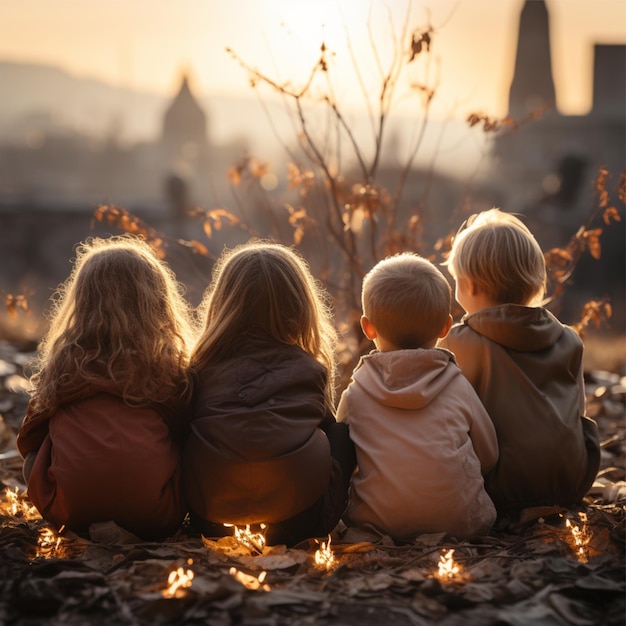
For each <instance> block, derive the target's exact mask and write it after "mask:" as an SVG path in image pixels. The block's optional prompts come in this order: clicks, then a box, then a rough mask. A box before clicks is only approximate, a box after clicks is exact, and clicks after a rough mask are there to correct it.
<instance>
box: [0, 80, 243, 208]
mask: <svg viewBox="0 0 626 626" xmlns="http://www.w3.org/2000/svg"><path fill="white" fill-rule="evenodd" d="M34 122H36V120H34ZM245 151H246V145H245V143H244V142H242V141H235V142H232V143H228V144H225V145H224V144H221V145H216V144H215V143H214V142H212V140H211V136H210V133H209V122H208V116H207V113H206V111H204V110H203V108H202V107H201V106H200V104H199V102H198V100H197V98H196V96H195V95H194V94H193V92H192V90H191V87H190V83H189V79H188V77H187V76H186V75H182V76H181V81H180V88H179V90H178V92H177V94H176V95H175V97H174V98H173V99H172V101H171V102H170V103H168V104H167V106H166V108H165V110H164V112H163V119H162V130H161V133H160V136H157V137H155V139H154V140H153V141H149V142H142V143H136V144H134V145H124V144H123V143H122V142H120V141H119V140H118V139H117V136H116V129H115V128H111V131H110V133H109V134H108V136H107V137H105V138H104V139H102V138H95V137H93V136H88V135H84V134H81V133H80V132H77V131H75V130H72V129H68V128H64V127H59V126H55V125H54V124H46V125H43V126H42V125H41V124H39V125H37V124H36V123H34V125H33V128H32V129H31V130H30V131H29V132H28V135H27V137H26V141H24V142H20V143H8V144H5V145H2V146H1V147H0V197H1V198H2V199H3V201H4V202H5V203H6V202H10V203H15V202H18V203H23V204H28V205H30V206H39V207H42V208H46V207H49V208H58V207H63V208H64V209H67V208H71V207H75V208H76V209H77V210H91V209H93V207H94V205H97V204H99V203H113V204H118V205H122V206H125V207H126V208H128V209H129V210H132V211H141V210H147V211H156V212H164V211H168V210H172V211H173V213H174V214H175V216H176V215H178V214H179V213H180V211H181V210H184V209H185V208H187V206H189V205H207V204H209V203H212V202H213V200H214V199H213V198H212V195H213V194H219V193H220V192H223V191H224V190H225V188H226V185H227V178H226V172H227V170H228V168H229V167H230V164H231V163H232V162H233V161H235V160H237V159H238V158H240V157H241V155H242V154H243V153H245Z"/></svg>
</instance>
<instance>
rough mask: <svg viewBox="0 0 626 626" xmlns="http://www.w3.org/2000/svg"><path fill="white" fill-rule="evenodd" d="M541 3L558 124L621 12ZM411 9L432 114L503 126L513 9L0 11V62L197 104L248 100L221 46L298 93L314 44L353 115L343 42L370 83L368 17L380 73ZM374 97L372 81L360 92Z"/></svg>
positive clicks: (171, 5) (307, 6) (513, 3)
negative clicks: (423, 34)
mask: <svg viewBox="0 0 626 626" xmlns="http://www.w3.org/2000/svg"><path fill="white" fill-rule="evenodd" d="M546 4H547V6H548V10H549V12H550V19H551V33H552V42H553V65H554V80H555V84H556V92H557V106H558V107H559V109H560V110H561V111H562V112H563V113H564V114H568V115H579V114H584V113H586V112H588V110H589V107H590V106H591V76H592V48H593V43H595V42H599V43H624V42H625V41H626V1H625V0H594V1H593V2H592V1H591V0H546ZM409 6H410V16H411V17H410V22H409V23H410V26H411V27H416V26H424V25H426V24H427V23H428V22H429V20H430V23H431V24H432V26H433V27H434V29H435V34H434V37H433V41H434V47H433V51H434V53H435V56H436V57H439V58H440V60H441V65H440V67H439V68H437V67H430V68H429V72H430V77H431V78H433V76H434V74H435V73H436V72H439V75H440V84H439V88H438V93H437V96H436V99H435V102H434V109H433V112H434V113H435V114H438V115H440V116H458V117H463V116H464V115H466V114H467V113H468V112H470V111H475V110H480V111H484V112H486V113H488V114H490V115H496V116H501V115H504V114H505V113H506V104H507V96H508V86H509V82H510V78H511V73H512V60H513V55H514V53H515V45H516V38H517V32H516V27H517V21H518V18H519V13H520V11H521V8H522V6H523V0H436V1H435V0H431V1H430V2H427V1H422V0H420V1H414V2H412V3H408V2H407V1H405V0H393V1H391V0H388V1H387V2H384V1H383V0H372V1H371V2H366V1H365V0H264V1H263V2H259V1H257V0H230V1H229V2H228V3H224V2H221V1H219V0H176V1H175V0H133V2H126V1H125V0H109V1H108V2H106V3H96V2H90V1H88V0H55V2H50V1H49V0H27V1H25V2H19V3H18V2H14V1H12V0H0V60H11V61H20V62H31V63H43V64H49V65H57V66H59V67H62V68H64V69H66V70H67V71H69V72H70V73H73V74H76V75H79V76H85V77H93V78H97V79H100V80H103V81H106V82H109V83H111V84H114V85H117V86H123V87H130V88H133V89H137V90H143V91H149V92H153V93H156V94H159V95H163V96H167V95H171V94H172V93H174V92H175V90H176V89H177V86H178V81H179V77H180V73H181V71H183V70H186V71H188V72H189V73H190V76H191V80H192V85H193V86H194V87H195V90H196V91H197V92H198V93H199V94H200V95H202V96H204V97H207V96H208V97H210V95H211V94H232V95H245V94H247V95H251V93H252V92H251V90H250V87H249V83H248V79H247V74H246V72H245V71H244V70H243V69H241V68H240V67H239V65H238V64H237V62H236V61H234V60H233V59H232V58H230V57H229V55H228V54H227V53H226V51H225V48H226V47H230V48H231V49H233V50H234V51H235V53H236V54H237V55H238V56H239V57H241V58H242V59H243V60H244V61H245V62H246V63H248V64H249V65H251V66H253V67H256V68H258V69H259V70H261V71H263V72H265V73H267V74H268V75H269V76H271V77H272V78H275V79H277V80H279V81H291V82H293V83H296V84H297V83H299V82H302V81H304V80H305V79H306V76H307V75H308V72H309V71H310V69H311V68H312V67H313V65H314V64H315V61H316V60H317V57H318V55H319V46H320V44H321V42H322V41H324V42H325V44H326V45H327V47H328V48H329V49H330V50H331V51H334V52H336V56H335V57H333V59H332V63H333V65H334V67H335V68H336V70H337V72H338V73H337V75H338V76H339V77H340V80H339V81H338V82H336V83H335V85H334V87H335V89H336V94H337V97H338V98H339V99H340V100H341V101H343V102H346V103H347V105H348V106H355V107H356V106H359V104H360V103H362V95H361V93H360V89H359V88H358V83H357V82H356V78H355V70H354V68H353V66H352V61H351V59H350V50H349V49H348V47H347V44H346V42H347V40H348V37H349V40H350V44H351V46H352V52H353V53H354V55H355V56H356V57H357V58H358V65H359V69H360V71H361V72H362V73H363V75H364V76H366V77H367V76H372V77H373V80H374V81H376V77H377V76H378V74H377V68H376V59H375V57H374V55H373V54H372V46H371V41H370V37H369V33H368V15H369V16H370V22H369V23H370V25H371V33H372V39H373V40H374V41H375V42H376V51H377V53H378V55H379V57H380V60H381V61H382V65H383V66H384V67H386V66H387V64H388V63H389V62H390V57H389V56H388V55H389V51H388V50H387V49H386V45H385V42H388V41H389V40H390V38H391V33H392V31H395V32H396V34H398V33H400V31H401V26H402V24H403V22H404V18H405V15H406V14H407V10H408V8H407V7H409ZM392 24H393V28H392ZM337 75H336V76H337ZM378 88H379V82H378V84H376V82H374V83H373V86H372V87H371V88H368V90H371V92H372V93H376V90H377V89H378ZM0 106H1V104H0ZM400 107H401V103H400Z"/></svg>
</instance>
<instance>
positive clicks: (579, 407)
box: [439, 210, 599, 513]
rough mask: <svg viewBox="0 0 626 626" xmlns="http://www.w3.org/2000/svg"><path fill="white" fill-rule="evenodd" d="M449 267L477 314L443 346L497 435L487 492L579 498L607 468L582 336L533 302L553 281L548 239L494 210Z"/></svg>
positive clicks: (541, 501)
mask: <svg viewBox="0 0 626 626" xmlns="http://www.w3.org/2000/svg"><path fill="white" fill-rule="evenodd" d="M448 265H449V267H450V270H451V273H452V274H453V276H454V277H455V280H456V282H457V299H458V300H459V302H460V303H461V304H462V305H463V306H464V308H465V309H466V311H467V312H468V314H467V315H466V316H465V317H464V318H463V320H462V321H461V323H460V324H457V325H455V326H453V328H452V329H451V330H450V332H449V334H448V335H447V337H445V339H443V340H442V341H441V342H440V344H439V345H441V346H443V347H445V348H448V349H449V350H451V351H452V352H454V354H455V355H456V358H457V362H458V363H459V365H460V366H461V369H462V370H463V374H464V375H465V376H466V377H467V379H468V380H469V381H470V383H471V384H472V386H473V387H474V389H476V392H477V393H478V396H479V397H480V399H481V401H482V402H483V404H484V406H485V408H486V409H487V412H488V413H489V415H490V417H491V419H492V420H493V423H494V425H495V428H496V432H497V434H498V443H499V446H500V459H499V461H498V464H497V466H496V467H495V469H494V470H493V471H492V472H491V473H490V474H489V475H487V476H486V477H485V485H486V487H487V491H488V492H489V494H490V495H491V497H492V499H493V501H494V503H495V504H496V507H497V509H498V511H499V512H500V513H504V512H507V511H518V510H520V509H523V508H526V507H531V506H542V505H547V506H549V505H563V506H567V505H572V504H576V503H577V502H579V501H580V499H581V498H582V497H583V496H584V495H585V493H586V492H587V490H588V489H589V487H590V486H591V484H592V483H593V479H594V477H595V474H596V472H597V469H598V465H599V446H598V435H597V427H596V425H595V423H594V422H593V421H592V420H589V419H587V418H585V417H583V416H584V410H585V393H584V384H583V370H582V356H583V344H582V341H581V340H580V338H579V337H578V335H577V334H576V333H575V332H574V331H573V330H572V329H571V328H568V327H566V326H564V325H563V324H561V323H560V322H559V321H558V320H557V319H556V318H555V317H554V316H553V315H552V314H551V313H550V312H549V311H547V310H545V309H544V308H542V307H540V306H532V304H533V303H534V302H536V301H537V300H539V299H541V297H542V295H543V285H544V284H545V265H544V261H543V254H542V253H541V250H540V249H539V246H538V245H537V244H536V242H535V241H534V238H533V237H532V235H531V234H530V232H529V231H528V230H527V229H526V228H525V226H523V224H522V223H521V222H519V220H517V219H516V218H514V217H513V216H510V215H506V214H503V213H500V212H499V211H497V210H492V211H488V212H486V213H484V214H481V216H480V217H479V218H478V220H477V221H475V222H474V223H472V224H471V225H470V227H469V228H468V229H467V230H466V231H464V232H462V233H461V234H460V236H459V237H458V238H457V240H456V241H455V243H454V247H453V252H452V254H451V257H450V259H449V261H448Z"/></svg>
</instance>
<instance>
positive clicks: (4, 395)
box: [0, 342, 626, 626]
mask: <svg viewBox="0 0 626 626" xmlns="http://www.w3.org/2000/svg"><path fill="white" fill-rule="evenodd" d="M29 356H30V355H29V354H28V353H27V352H25V351H24V347H22V348H20V347H19V346H16V345H14V344H8V343H2V342H0V416H1V417H2V419H0V624H2V625H4V624H7V625H8V624H20V625H28V624H49V625H51V626H54V625H61V624H64V625H79V624H80V625H83V624H85V625H87V624H102V625H107V626H110V625H116V624H120V625H126V624H128V625H143V624H146V625H151V626H152V625H157V624H209V625H215V626H228V625H231V624H232V625H237V626H280V625H289V626H291V625H294V624H303V625H304V624H333V625H336V626H338V625H345V626H379V625H384V626H396V625H397V626H403V625H416V626H420V625H426V624H440V625H445V626H457V625H463V626H468V625H473V624H477V625H481V626H482V625H498V626H506V625H509V626H525V625H529V626H530V625H533V626H537V625H539V626H559V625H562V624H573V625H575V626H587V625H590V624H593V625H596V624H597V625H613V624H615V625H620V626H622V625H623V624H624V623H625V617H626V612H625V611H626V609H625V601H624V600H625V593H626V581H625V558H624V544H625V523H624V519H625V517H626V516H625V507H626V482H624V480H625V478H626V472H625V468H626V446H625V442H624V433H625V432H626V425H625V423H624V404H625V398H626V380H625V379H624V378H620V375H619V374H614V373H609V372H602V371H592V372H589V373H588V374H587V390H588V405H589V407H588V413H589V415H590V416H592V417H594V418H595V419H596V420H597V421H598V425H599V427H600V431H601V440H602V441H603V448H602V469H601V471H600V474H599V476H598V479H597V481H596V483H595V485H594V487H593V489H592V490H591V491H590V493H589V494H588V496H587V498H586V501H585V503H584V504H583V505H582V506H580V507H579V508H577V509H576V510H562V509H550V510H547V509H546V510H536V509H533V510H527V511H525V512H524V514H523V515H522V516H521V517H520V519H516V520H510V521H509V522H507V523H506V524H503V525H502V526H501V527H499V528H497V529H496V530H495V531H493V532H492V534H491V535H490V536H488V537H476V538H475V539H473V540H471V541H464V542H457V541H455V540H453V539H451V538H450V537H447V536H445V535H425V536H422V537H421V538H420V539H419V540H418V541H415V542H414V543H412V544H409V545H401V546H400V545H395V544H394V543H393V542H392V541H391V540H390V539H389V538H387V537H372V536H364V535H360V536H359V535H357V534H355V533H353V532H352V531H346V529H345V528H338V529H337V530H336V531H335V533H334V534H333V537H332V543H331V546H330V549H331V551H332V556H333V558H334V561H333V563H332V564H330V565H329V566H328V567H324V566H320V565H316V563H315V553H316V551H317V550H319V549H320V545H319V543H318V542H317V541H315V540H313V539H312V540H310V541H309V542H307V543H305V544H301V545H299V546H297V547H296V548H293V549H289V550H287V549H285V548H284V547H275V548H264V549H257V548H254V547H247V546H246V545H245V544H244V543H242V542H239V541H236V540H235V539H233V538H224V539H221V540H219V541H211V540H208V539H204V538H202V537H198V536H194V535H193V534H192V533H190V532H186V531H185V529H183V530H182V531H181V532H179V533H178V534H177V535H176V536H174V537H171V538H170V539H169V540H167V541H163V542H160V543H149V544H148V543H137V542H136V540H135V539H134V538H133V537H132V536H129V535H128V534H127V533H125V532H124V531H123V530H122V529H120V528H118V527H116V526H114V525H112V524H102V525H99V526H94V527H92V529H91V532H90V535H89V537H78V536H76V535H74V534H72V533H62V534H61V535H57V534H55V533H54V532H53V531H52V529H51V528H50V527H49V526H48V525H47V524H46V523H45V522H44V521H43V520H42V519H41V518H40V517H39V515H38V514H37V512H36V511H34V510H33V509H32V507H31V506H30V503H29V502H28V500H27V499H26V497H25V494H24V491H25V485H24V483H23V481H22V478H21V459H20V458H19V456H17V454H16V450H15V436H14V432H15V431H16V429H17V428H18V427H19V423H20V421H21V419H22V416H23V415H24V408H25V406H26V401H27V396H26V393H25V386H26V381H25V380H24V378H23V375H22V374H23V372H22V367H23V365H24V364H25V362H26V360H27V359H28V357H29ZM449 550H454V552H453V554H451V555H450V556H451V557H452V559H453V564H452V565H451V566H450V567H453V566H456V567H457V568H458V571H457V572H456V573H451V574H450V575H447V574H445V573H442V574H439V569H440V568H439V563H440V562H442V561H443V557H444V556H445V555H446V554H447V553H448V551H449ZM168 580H169V581H170V583H171V584H170V583H168ZM177 586H178V588H177V589H176V587H177Z"/></svg>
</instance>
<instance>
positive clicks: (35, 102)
mask: <svg viewBox="0 0 626 626" xmlns="http://www.w3.org/2000/svg"><path fill="white" fill-rule="evenodd" d="M0 93H2V97H1V98H0V145H2V144H6V143H13V142H23V141H24V139H25V136H26V134H27V132H28V130H29V129H32V128H36V129H39V130H43V131H44V132H55V131H58V130H63V131H64V132H67V131H76V132H78V133H81V134H86V135H94V136H97V137H104V136H115V137H117V138H119V139H121V140H123V141H126V142H128V143H129V144H134V143H137V142H153V141H156V140H157V139H158V138H159V136H160V133H161V123H162V118H163V114H164V112H165V110H166V107H167V106H168V104H169V101H170V99H169V98H166V97H163V96H161V95H157V94H155V93H150V92H145V91H138V90H132V89H128V88H124V87H118V86H115V85H112V84H109V83H106V82H104V81H101V80H96V79H93V78H89V77H83V76H76V75H74V74H71V73H69V72H67V71H65V70H63V69H61V68H58V67H54V66H48V65H35V64H28V63H15V62H10V61H2V60H0ZM174 95H175V94H172V95H171V97H172V98H173V97H174ZM200 103H201V104H202V106H203V107H204V109H205V111H206V113H207V116H208V127H209V133H210V139H211V141H212V142H213V143H216V144H224V143H228V142H230V141H232V140H234V139H237V140H240V139H245V141H246V142H247V144H248V145H249V147H250V152H251V153H252V154H255V155H258V156H259V157H260V158H262V159H264V160H273V159H275V158H277V157H280V158H284V157H285V154H284V151H283V148H282V146H281V143H280V142H279V140H278V139H277V137H276V132H278V133H279V135H280V137H281V140H282V141H283V142H285V143H288V144H291V143H293V142H295V139H296V134H295V131H294V125H293V123H292V120H291V119H290V117H289V115H287V114H286V112H285V110H284V108H283V105H282V104H281V103H280V101H279V100H278V99H276V100H266V101H265V102H264V106H265V109H266V110H267V111H268V112H269V114H270V115H271V120H272V122H271V124H270V123H269V121H268V119H267V114H266V112H265V110H264V107H262V106H261V105H260V104H259V102H258V100H257V99H256V97H255V96H254V95H253V93H252V91H251V92H250V97H249V98H248V97H224V96H222V95H213V96H212V95H210V94H208V95H205V96H204V97H203V98H202V99H200ZM346 118H347V119H348V121H349V123H350V125H351V128H352V130H353V132H354V133H355V135H356V136H357V137H358V138H359V141H360V142H361V143H363V140H364V139H366V140H367V141H370V144H369V145H368V146H367V148H366V150H368V151H371V150H373V142H372V141H371V140H372V132H371V124H370V123H369V120H367V119H366V117H365V115H364V114H358V113H354V112H347V113H346ZM414 123H415V119H414V118H412V117H410V118H399V117H397V116H395V117H394V118H393V119H392V120H391V121H390V123H389V124H388V127H387V130H388V134H387V141H388V144H387V151H386V154H384V155H383V159H384V160H387V161H388V162H389V163H399V162H402V161H403V158H404V157H403V156H402V155H403V152H404V150H403V147H404V148H406V146H403V144H404V142H405V141H407V138H408V137H409V136H412V134H413V133H412V132H409V130H408V129H409V128H410V127H411V126H412V125H413V124H414ZM445 124H446V127H445V138H446V141H444V142H443V143H442V144H441V145H439V139H438V137H439V134H440V132H441V130H442V124H441V123H437V122H436V121H430V122H429V124H428V131H427V133H426V137H425V139H424V143H423V146H422V148H421V149H420V153H419V156H418V159H417V160H416V163H415V165H417V166H419V165H425V164H428V163H430V159H431V156H432V151H438V152H439V157H438V158H437V165H438V167H440V168H441V169H442V170H445V171H448V172H449V173H452V174H454V175H463V173H464V172H467V171H471V170H472V169H473V163H474V162H475V161H476V159H477V158H479V153H480V146H478V145H477V142H475V141H467V140H468V139H471V137H470V135H471V133H472V132H473V131H469V130H468V129H467V126H466V125H465V123H464V122H462V121H456V122H446V123H445ZM313 126H314V124H313ZM429 150H430V151H431V153H430V155H429Z"/></svg>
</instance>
